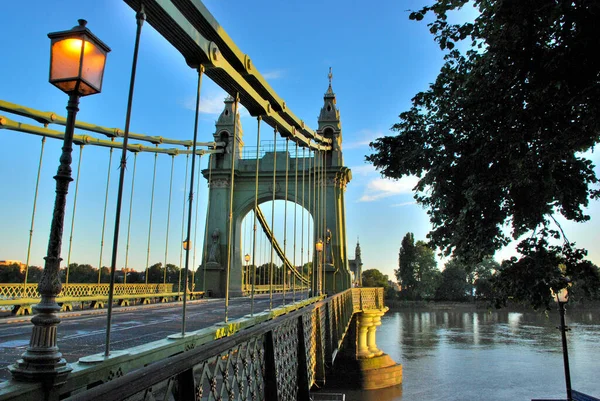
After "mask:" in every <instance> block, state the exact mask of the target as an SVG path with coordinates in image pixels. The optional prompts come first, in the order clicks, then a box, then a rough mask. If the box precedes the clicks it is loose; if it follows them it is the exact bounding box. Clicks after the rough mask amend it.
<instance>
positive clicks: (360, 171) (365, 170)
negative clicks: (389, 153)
mask: <svg viewBox="0 0 600 401" xmlns="http://www.w3.org/2000/svg"><path fill="white" fill-rule="evenodd" d="M350 170H352V175H355V176H358V175H360V176H368V175H372V174H374V173H377V170H376V169H375V166H373V165H372V164H363V165H361V166H354V167H350Z"/></svg>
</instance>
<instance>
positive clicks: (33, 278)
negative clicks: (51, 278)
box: [0, 263, 192, 284]
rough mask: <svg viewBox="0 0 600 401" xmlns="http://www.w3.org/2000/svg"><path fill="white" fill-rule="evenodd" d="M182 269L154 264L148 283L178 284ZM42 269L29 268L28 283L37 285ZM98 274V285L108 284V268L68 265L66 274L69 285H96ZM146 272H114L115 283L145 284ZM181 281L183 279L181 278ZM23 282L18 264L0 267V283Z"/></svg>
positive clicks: (22, 269) (64, 278)
mask: <svg viewBox="0 0 600 401" xmlns="http://www.w3.org/2000/svg"><path fill="white" fill-rule="evenodd" d="M182 270H183V269H180V268H179V266H176V265H174V264H171V263H167V265H166V275H165V268H164V267H163V264H162V263H155V264H153V265H151V266H150V267H148V282H149V283H163V282H166V283H167V284H177V283H179V280H180V276H181V274H180V273H182ZM42 272H43V268H42V267H39V266H29V269H28V272H27V282H28V283H38V282H39V281H40V279H41V277H42ZM98 273H100V283H108V282H110V268H109V267H107V266H102V268H101V269H100V272H99V271H98V268H96V267H93V266H92V265H90V264H79V263H71V264H70V265H69V269H68V274H69V282H70V283H85V284H94V283H98ZM145 275H146V271H145V270H144V271H141V272H140V271H136V270H133V269H125V268H123V269H118V270H117V271H116V272H115V282H117V283H123V282H124V281H126V282H127V283H130V284H135V283H145V282H146V276H145ZM188 276H189V277H190V278H191V277H192V271H191V270H190V271H188ZM60 278H61V282H63V283H64V282H66V279H67V268H66V267H64V268H62V269H61V270H60ZM181 279H183V277H181ZM24 281H25V269H24V268H22V267H21V266H19V265H18V264H12V265H6V266H0V283H23V282H24Z"/></svg>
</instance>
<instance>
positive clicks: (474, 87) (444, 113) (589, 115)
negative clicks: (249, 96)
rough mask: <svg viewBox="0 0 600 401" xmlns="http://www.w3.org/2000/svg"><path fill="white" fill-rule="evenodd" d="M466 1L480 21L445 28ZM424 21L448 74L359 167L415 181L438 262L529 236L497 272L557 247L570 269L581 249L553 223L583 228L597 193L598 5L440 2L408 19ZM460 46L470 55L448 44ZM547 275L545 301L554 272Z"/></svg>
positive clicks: (474, 257)
mask: <svg viewBox="0 0 600 401" xmlns="http://www.w3.org/2000/svg"><path fill="white" fill-rule="evenodd" d="M467 3H470V4H473V5H474V6H475V7H477V8H478V10H479V13H480V14H479V16H478V17H477V18H476V19H475V20H474V21H470V22H466V23H461V24H450V23H449V22H448V18H447V17H448V13H449V12H451V11H453V10H457V9H460V8H461V7H462V6H464V5H465V4H467ZM428 15H429V16H433V21H431V22H430V23H429V24H428V26H429V29H430V31H431V33H432V34H433V35H434V36H435V40H436V41H437V43H438V44H439V46H440V48H441V49H442V50H443V51H445V52H446V55H445V62H444V65H443V67H442V69H441V71H440V73H439V75H438V77H437V79H436V80H435V82H434V83H433V84H431V85H430V87H429V89H428V90H426V91H424V92H420V93H418V94H417V95H415V97H414V98H413V99H412V107H411V108H410V109H409V110H408V111H405V112H403V113H401V114H400V121H399V122H398V123H396V124H395V125H394V126H393V128H392V129H393V130H394V131H396V133H397V135H396V136H386V137H382V138H379V139H377V140H376V141H374V142H373V143H371V146H372V148H373V149H374V153H373V154H372V155H370V156H367V160H369V161H370V162H372V163H373V164H374V165H375V167H377V168H378V169H380V170H381V172H382V174H383V175H384V176H387V177H390V178H395V179H399V178H401V177H403V176H406V175H416V176H418V177H419V182H418V184H417V186H416V187H415V191H416V192H415V198H416V200H417V202H418V203H420V204H422V205H424V206H425V207H426V209H427V212H428V214H429V217H430V221H431V223H432V226H433V228H432V231H431V232H430V233H429V235H428V238H429V240H430V243H431V244H432V246H434V247H439V248H440V249H441V250H443V251H444V253H445V254H446V255H449V254H454V255H455V256H457V257H459V258H461V260H465V261H468V262H469V263H478V262H479V261H481V260H482V259H483V258H485V257H486V256H489V255H493V254H494V253H495V251H496V250H498V249H500V248H501V247H503V246H505V245H507V244H508V243H509V242H510V240H511V239H519V238H520V237H522V236H523V235H524V234H526V233H530V232H533V236H532V238H533V239H532V240H525V241H523V242H521V244H520V246H519V250H520V251H521V253H522V255H523V257H522V258H521V259H514V260H511V261H508V262H507V263H508V265H506V266H505V269H508V268H509V267H511V266H513V267H514V269H517V270H518V271H520V270H521V269H522V268H525V267H526V266H527V264H528V263H530V262H531V261H530V259H531V258H532V257H533V258H535V257H538V256H540V257H542V256H543V254H542V253H540V252H541V250H542V249H546V250H549V248H548V247H549V241H548V239H550V238H557V239H558V240H559V241H562V242H563V245H562V246H560V247H559V248H557V249H554V250H553V251H551V252H553V253H555V254H556V256H557V257H559V256H560V257H561V258H563V259H565V260H564V262H565V263H567V265H568V266H570V269H567V270H571V271H573V270H578V269H579V268H580V267H581V266H579V265H578V263H579V262H578V261H581V260H580V259H576V258H575V259H573V257H572V255H575V254H579V252H580V251H578V250H576V249H574V245H573V244H571V243H569V242H568V240H567V239H566V237H565V235H564V233H563V232H562V229H561V228H560V226H559V225H558V223H556V220H555V215H556V214H560V215H562V216H563V217H564V218H565V219H567V220H571V221H575V222H584V221H587V220H588V219H589V216H587V215H586V214H585V211H584V208H585V207H586V206H587V205H588V202H589V201H590V199H597V198H598V197H599V196H600V191H599V190H598V187H597V183H598V178H597V176H596V173H595V172H594V166H593V165H592V163H591V161H590V160H589V159H588V158H587V157H586V156H585V154H584V152H586V151H588V150H590V149H592V148H593V146H594V145H595V144H596V143H598V141H599V139H600V119H598V115H600V76H599V71H600V59H599V58H598V57H596V52H597V49H598V48H599V46H600V24H598V22H597V21H598V17H599V16H600V2H598V1H596V0H580V1H567V0H556V1H548V0H531V1H518V0H510V1H507V0H504V1H501V0H488V1H483V0H474V1H473V2H468V1H467V0H439V1H437V2H435V3H434V4H433V5H431V6H426V7H423V8H422V9H420V10H418V11H414V12H412V13H411V14H410V18H411V19H414V20H422V19H424V18H425V17H426V16H428ZM463 40H469V41H470V47H469V48H468V50H466V51H460V50H458V47H456V44H457V43H459V42H461V41H463ZM553 223H556V224H553ZM506 227H510V230H506V229H505V228H506ZM507 231H510V232H507ZM561 255H562V256H561ZM569 255H571V256H569ZM540 262H541V261H540ZM536 263H538V262H536ZM540 266H541V265H540ZM578 266H579V267H578ZM544 268H545V269H547V272H549V273H550V274H552V278H547V279H546V280H545V283H544V285H545V286H546V291H545V293H548V291H547V289H548V286H549V285H550V283H551V282H554V281H553V280H555V279H557V278H559V277H560V274H558V272H557V271H556V266H545V267H544ZM552 272H554V273H552ZM577 274H579V273H577ZM539 290H540V291H541V290H542V289H541V288H540V289H539ZM539 296H541V293H539V294H538V298H539ZM546 297H547V296H546ZM531 300H533V299H531ZM538 301H539V299H538ZM536 302H537V301H536Z"/></svg>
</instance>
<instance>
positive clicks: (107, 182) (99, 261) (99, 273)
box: [98, 138, 127, 284]
mask: <svg viewBox="0 0 600 401" xmlns="http://www.w3.org/2000/svg"><path fill="white" fill-rule="evenodd" d="M113 140H114V138H113ZM108 154H109V156H108V172H107V173H106V192H105V194H104V213H103V214H102V233H101V234H100V259H99V260H98V284H100V279H101V275H102V253H103V251H104V228H105V227H106V209H107V206H108V190H109V188H110V173H111V170H112V169H111V166H112V157H113V148H110V150H109V152H108ZM125 274H127V272H125V273H123V275H125Z"/></svg>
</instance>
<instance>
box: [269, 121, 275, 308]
mask: <svg viewBox="0 0 600 401" xmlns="http://www.w3.org/2000/svg"><path fill="white" fill-rule="evenodd" d="M276 177H277V126H275V129H274V130H273V188H272V190H273V203H272V205H271V227H273V230H274V229H275V190H276V189H277V180H276ZM274 237H275V232H274V231H271V262H270V265H269V310H271V309H273V257H274V252H275V242H274Z"/></svg>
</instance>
